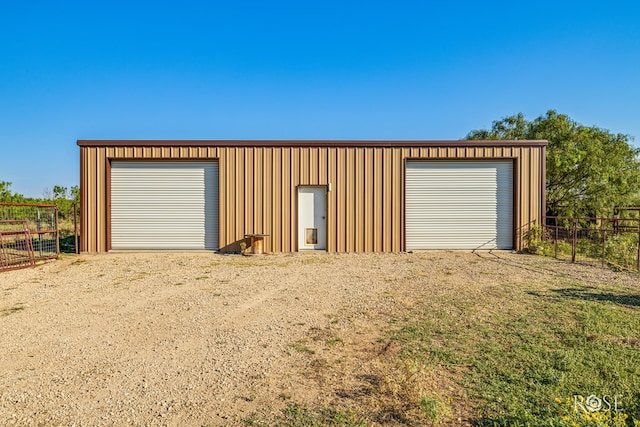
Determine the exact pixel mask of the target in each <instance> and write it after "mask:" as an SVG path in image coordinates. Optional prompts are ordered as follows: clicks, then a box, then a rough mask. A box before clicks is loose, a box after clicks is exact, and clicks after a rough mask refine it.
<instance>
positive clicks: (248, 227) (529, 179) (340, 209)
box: [78, 141, 545, 252]
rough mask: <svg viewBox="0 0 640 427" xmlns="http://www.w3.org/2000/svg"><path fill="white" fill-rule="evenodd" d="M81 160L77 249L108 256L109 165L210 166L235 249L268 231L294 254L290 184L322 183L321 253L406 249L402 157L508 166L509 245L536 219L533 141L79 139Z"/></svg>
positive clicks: (540, 169) (537, 158) (268, 244)
mask: <svg viewBox="0 0 640 427" xmlns="http://www.w3.org/2000/svg"><path fill="white" fill-rule="evenodd" d="M78 145H79V146H80V158H81V165H80V166H81V167H80V169H81V177H80V187H81V189H80V190H81V214H82V220H81V228H82V233H81V250H82V251H83V252H103V251H107V250H109V249H110V225H109V222H110V219H109V214H110V207H109V200H110V193H109V192H110V183H109V181H110V161H111V160H112V159H115V160H127V159H132V160H133V159H135V160H140V159H149V160H151V159H153V160H176V159H178V160H180V159H182V160H202V159H216V160H218V165H219V174H220V177H219V193H220V194H219V195H220V199H219V200H220V207H219V211H220V212H219V246H220V249H221V250H223V251H236V250H239V242H240V241H241V240H242V239H243V238H244V235H245V234H248V233H264V234H269V237H268V238H267V239H266V240H265V250H267V251H269V252H292V251H296V250H297V231H296V230H297V200H296V197H297V186H299V185H319V186H329V185H330V186H331V191H329V192H328V193H327V250H328V251H331V252H397V251H403V250H405V236H404V233H405V231H404V223H405V218H404V179H405V178H404V177H405V162H406V160H407V159H450V160H452V159H459V160H460V159H462V160H473V159H512V160H513V161H514V168H513V169H514V181H513V183H514V197H513V200H514V228H515V231H514V245H515V247H516V248H520V246H521V239H522V231H523V230H525V229H526V227H527V225H528V224H530V223H532V222H534V221H535V222H539V221H541V219H542V214H543V210H544V155H545V154H544V152H545V143H544V142H541V141H507V142H505V141H491V142H484V141H473V142H469V141H444V142H435V141H434V142H430V141H425V142H417V141H412V142H401V141H393V142H382V141H372V142H369V143H368V142H366V141H357V142H349V141H328V142H321V141H318V142H311V141H306V142H305V141H301V142H299V143H296V142H295V141H286V142H278V141H231V142H229V141H227V142H224V141H209V142H207V141H195V142H194V141H158V142H156V143H154V142H153V141H78Z"/></svg>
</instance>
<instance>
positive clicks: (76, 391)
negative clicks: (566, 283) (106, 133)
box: [0, 252, 599, 426]
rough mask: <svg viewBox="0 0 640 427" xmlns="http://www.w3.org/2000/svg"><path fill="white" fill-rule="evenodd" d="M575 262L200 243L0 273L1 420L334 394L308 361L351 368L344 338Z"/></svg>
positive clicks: (150, 416) (368, 344) (120, 414)
mask: <svg viewBox="0 0 640 427" xmlns="http://www.w3.org/2000/svg"><path fill="white" fill-rule="evenodd" d="M496 261H497V262H496ZM571 269H573V270H572V271H574V273H575V274H576V275H579V274H582V273H580V272H581V271H583V270H580V269H577V268H574V267H572V266H568V265H567V264H563V263H558V262H556V261H554V260H549V259H542V258H538V257H533V256H526V255H515V254H511V253H508V252H496V253H494V254H489V253H486V252H485V253H483V254H480V255H476V254H471V253H468V252H423V253H415V254H405V253H401V254H325V253H321V254H316V253H313V254H277V255H265V256H262V257H242V256H239V255H217V254H211V253H202V252H199V253H109V254H101V255H82V256H65V257H64V258H62V259H61V260H58V261H53V262H50V263H47V264H44V265H41V266H38V267H36V268H34V269H26V270H18V271H10V272H4V273H0V292H1V295H2V299H1V303H0V327H1V334H0V372H2V376H1V377H0V424H2V425H87V426H88V425H175V426H202V425H216V426H217V425H243V424H244V423H243V420H245V419H246V418H247V417H249V416H250V415H251V414H256V413H258V414H263V415H265V416H268V415H270V414H274V413H276V412H278V411H279V410H280V409H281V408H282V407H283V406H284V405H285V404H286V401H287V399H296V400H299V401H303V402H327V403H328V404H330V402H331V399H335V398H336V397H335V393H333V391H332V388H331V379H327V378H321V377H316V376H314V375H313V373H314V372H315V371H314V369H313V367H314V366H317V364H318V363H320V362H321V361H336V360H347V362H346V363H344V365H343V366H344V369H349V366H352V365H351V364H350V363H348V359H349V354H348V352H346V351H345V348H346V347H348V348H349V349H350V350H349V351H350V352H351V354H355V353H358V352H359V353H360V356H358V357H361V356H362V354H366V352H368V351H370V352H374V351H376V348H378V347H379V346H380V344H379V343H378V338H379V337H380V336H381V333H382V332H383V331H384V330H385V328H388V322H389V319H390V318H391V317H392V316H394V314H395V313H397V312H399V311H401V310H406V309H407V308H408V307H411V305H412V304H413V303H414V302H415V301H418V300H424V299H425V298H428V297H429V294H430V293H433V292H452V291H453V292H460V291H465V292H478V294H479V295H480V293H481V292H482V290H483V289H484V288H486V287H490V286H492V285H494V284H496V283H505V282H509V281H514V282H518V281H526V280H532V278H536V277H538V278H548V277H550V276H549V275H551V276H552V275H553V274H567V273H566V272H567V271H570V270H571ZM591 270H594V269H591ZM598 274H599V273H598ZM332 343H341V345H342V348H340V347H341V346H334V345H332ZM345 375H346V374H345Z"/></svg>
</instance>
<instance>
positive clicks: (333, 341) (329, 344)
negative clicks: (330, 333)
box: [326, 337, 342, 348]
mask: <svg viewBox="0 0 640 427" xmlns="http://www.w3.org/2000/svg"><path fill="white" fill-rule="evenodd" d="M326 344H327V347H329V348H331V347H335V346H336V345H338V344H342V338H340V337H331V338H329V339H328V340H327V341H326Z"/></svg>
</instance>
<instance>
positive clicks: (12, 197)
mask: <svg viewBox="0 0 640 427" xmlns="http://www.w3.org/2000/svg"><path fill="white" fill-rule="evenodd" d="M24 200H25V197H24V196H23V195H22V194H18V193H14V192H13V191H11V183H10V182H9V181H0V202H10V203H21V202H23V201H24Z"/></svg>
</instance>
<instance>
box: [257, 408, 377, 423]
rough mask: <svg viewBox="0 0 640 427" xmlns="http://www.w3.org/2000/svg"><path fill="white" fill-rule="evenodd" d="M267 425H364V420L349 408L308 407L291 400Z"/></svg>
mask: <svg viewBox="0 0 640 427" xmlns="http://www.w3.org/2000/svg"><path fill="white" fill-rule="evenodd" d="M269 425H272V426H277V427H325V426H330V427H331V426H335V427H338V426H340V427H365V426H366V425H367V423H366V421H365V420H364V419H363V418H362V417H360V416H358V415H357V414H356V413H355V412H354V411H352V410H350V409H344V410H340V409H335V408H319V409H309V408H307V407H306V406H305V405H302V404H300V403H296V402H293V403H291V404H289V405H288V406H287V407H286V408H284V409H283V410H282V413H281V414H280V415H279V416H277V417H276V418H275V419H274V420H273V421H272V422H271V423H270V424H269Z"/></svg>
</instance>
